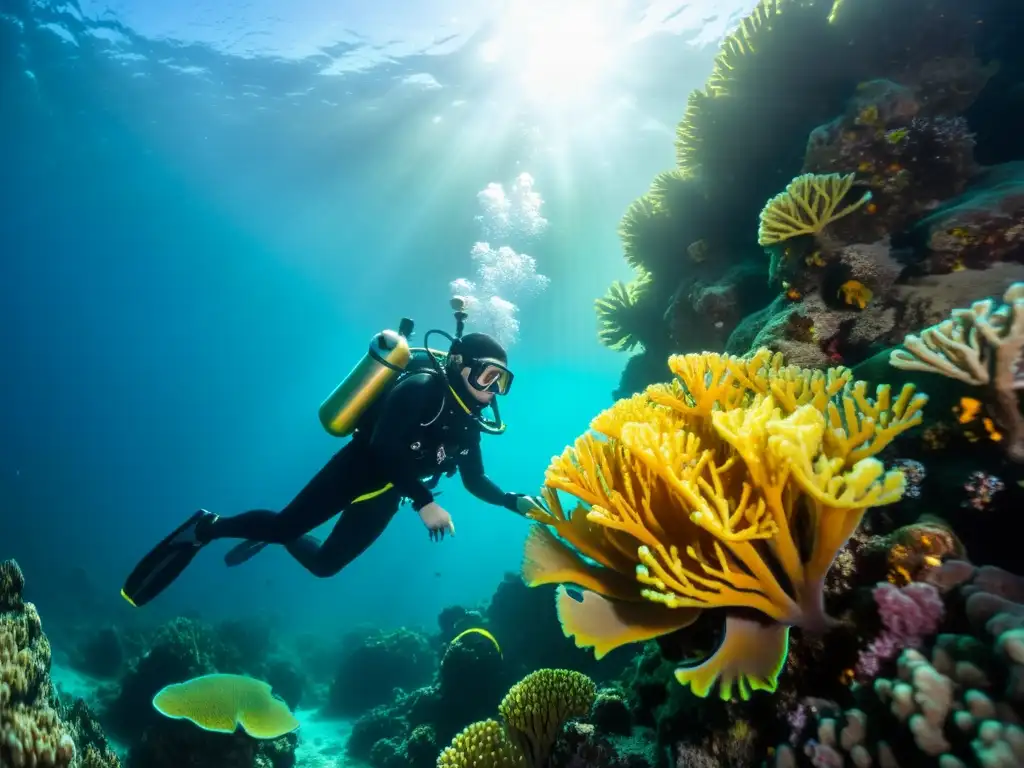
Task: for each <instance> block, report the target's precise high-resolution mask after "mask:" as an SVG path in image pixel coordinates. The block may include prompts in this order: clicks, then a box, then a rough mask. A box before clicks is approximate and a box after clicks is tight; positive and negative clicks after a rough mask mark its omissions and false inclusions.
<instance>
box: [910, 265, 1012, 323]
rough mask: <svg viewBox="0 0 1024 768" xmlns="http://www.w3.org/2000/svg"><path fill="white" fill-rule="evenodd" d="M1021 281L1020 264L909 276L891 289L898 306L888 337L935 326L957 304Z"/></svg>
mask: <svg viewBox="0 0 1024 768" xmlns="http://www.w3.org/2000/svg"><path fill="white" fill-rule="evenodd" d="M1021 281H1024V263H1020V264H1018V263H1013V262H997V263H995V264H993V265H992V266H990V267H989V268H987V269H964V270H959V271H956V272H949V273H946V274H939V275H924V276H920V277H909V278H907V279H906V280H905V281H904V282H903V283H901V284H900V285H897V286H895V288H894V290H893V295H894V303H895V304H896V306H897V307H898V308H899V311H898V318H897V321H896V327H895V329H894V331H893V334H892V336H893V337H894V338H896V337H898V338H899V339H902V338H903V337H904V336H906V335H907V334H908V333H915V332H917V331H920V330H921V329H922V328H927V327H928V326H930V325H935V324H937V323H939V322H941V321H942V320H945V319H946V318H947V317H949V315H950V313H951V312H952V311H953V310H954V309H956V308H957V307H967V306H970V305H971V303H972V302H974V301H977V300H978V299H979V298H981V297H984V296H1000V295H1002V293H1003V291H1005V290H1006V286H1008V285H1010V284H1012V283H1016V282H1021Z"/></svg>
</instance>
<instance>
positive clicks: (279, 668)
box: [265, 659, 306, 710]
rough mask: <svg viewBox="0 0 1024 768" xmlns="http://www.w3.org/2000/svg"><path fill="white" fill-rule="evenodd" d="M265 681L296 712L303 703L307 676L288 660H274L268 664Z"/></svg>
mask: <svg viewBox="0 0 1024 768" xmlns="http://www.w3.org/2000/svg"><path fill="white" fill-rule="evenodd" d="M266 670H267V671H266V675H265V679H266V681H267V682H268V683H270V686H271V687H272V688H273V689H274V693H275V694H277V695H278V696H280V697H281V698H282V699H284V701H285V703H286V704H288V707H289V708H290V709H292V710H294V709H295V708H296V707H298V706H299V704H300V703H301V702H302V696H303V693H304V692H305V690H306V676H305V674H303V672H302V671H301V670H300V669H299V668H298V667H296V666H295V665H294V664H293V663H292V662H290V661H288V660H287V659H274V660H273V661H270V662H268V663H267V667H266Z"/></svg>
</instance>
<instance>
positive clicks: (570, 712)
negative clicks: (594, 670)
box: [498, 669, 597, 768]
mask: <svg viewBox="0 0 1024 768" xmlns="http://www.w3.org/2000/svg"><path fill="white" fill-rule="evenodd" d="M596 696H597V688H596V686H595V685H594V681H593V680H591V679H590V678H589V677H587V676H586V675H584V674H582V673H580V672H574V671H572V670H568V669H539V670H537V671H536V672H532V673H531V674H529V675H527V676H526V677H524V678H523V679H522V680H520V681H519V682H518V683H516V684H515V685H513V686H512V688H511V689H509V692H508V693H507V694H505V698H504V699H502V701H501V704H500V705H499V706H498V711H499V712H501V716H502V717H503V718H504V720H505V728H506V730H507V732H508V736H509V740H510V741H511V742H512V743H513V744H515V745H516V746H518V747H519V749H520V750H521V751H522V753H523V754H524V755H525V756H526V764H527V765H528V766H531V767H532V768H544V766H545V765H547V760H548V757H549V756H550V754H551V749H552V747H553V746H554V744H555V739H557V738H558V734H559V732H560V731H561V730H562V726H563V725H564V724H565V722H566V721H567V720H569V719H570V718H573V717H583V716H585V715H588V714H590V708H591V707H592V706H593V705H594V699H595V697H596Z"/></svg>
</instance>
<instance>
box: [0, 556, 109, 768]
mask: <svg viewBox="0 0 1024 768" xmlns="http://www.w3.org/2000/svg"><path fill="white" fill-rule="evenodd" d="M24 588H25V577H24V575H23V574H22V572H21V568H20V567H19V566H18V564H17V563H16V562H15V561H13V560H6V561H3V562H0V765H3V766H5V768H7V767H8V766H9V768H119V766H120V762H119V761H118V759H117V757H116V755H114V754H113V752H111V751H110V749H109V748H108V747H107V745H106V741H105V739H104V738H103V736H102V733H100V732H99V731H98V729H96V728H95V725H94V722H93V720H92V717H91V715H90V714H89V712H88V709H87V708H86V707H85V705H84V704H83V703H81V702H80V701H79V702H76V703H75V704H73V705H72V707H71V708H70V709H69V710H66V711H64V712H63V713H62V708H61V707H60V705H59V703H58V701H57V698H56V695H55V693H54V690H53V686H52V684H51V682H50V643H49V641H48V640H47V638H46V635H45V634H44V633H43V628H42V622H41V620H40V618H39V614H38V612H37V611H36V608H35V606H34V605H33V604H32V603H30V602H26V601H25V600H24V597H23V595H24ZM62 714H63V716H62Z"/></svg>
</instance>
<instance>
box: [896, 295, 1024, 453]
mask: <svg viewBox="0 0 1024 768" xmlns="http://www.w3.org/2000/svg"><path fill="white" fill-rule="evenodd" d="M1022 352H1024V283H1014V284H1013V285H1011V286H1010V287H1009V288H1007V289H1006V293H1005V294H1004V295H1003V302H1002V303H997V302H996V301H994V300H993V299H985V300H983V301H976V302H974V303H973V304H972V305H971V306H970V308H969V309H954V310H953V312H952V314H951V315H950V317H949V318H948V319H946V320H943V321H942V322H941V323H938V324H937V325H933V326H931V327H929V328H925V329H924V330H923V331H922V332H921V335H920V336H915V335H913V334H910V335H908V336H907V337H906V338H905V339H904V340H903V347H902V348H899V349H895V350H893V351H892V353H891V354H890V356H889V363H890V364H891V365H893V366H894V367H896V368H901V369H903V370H906V371H925V372H928V373H938V374H941V375H942V376H947V377H949V378H951V379H957V380H958V381H962V382H965V383H967V384H971V385H973V386H979V387H982V386H983V387H986V388H987V389H988V390H989V395H990V396H989V398H988V399H989V407H990V409H991V412H992V416H993V419H994V420H995V422H996V423H998V424H999V426H1000V427H1001V428H1002V429H1003V430H1004V431H1005V435H1004V442H1005V445H1006V453H1007V455H1008V456H1009V457H1010V458H1011V459H1013V460H1014V461H1017V462H1022V463H1024V414H1022V413H1021V411H1020V407H1019V405H1018V402H1017V390H1019V389H1024V370H1022V366H1021V354H1022Z"/></svg>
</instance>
